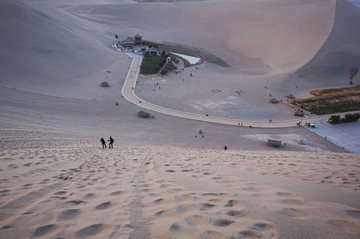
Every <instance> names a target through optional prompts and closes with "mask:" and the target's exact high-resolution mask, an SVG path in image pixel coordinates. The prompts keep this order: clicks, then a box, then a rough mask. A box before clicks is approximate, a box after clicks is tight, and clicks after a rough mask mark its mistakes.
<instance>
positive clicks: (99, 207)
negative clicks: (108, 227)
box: [95, 201, 111, 210]
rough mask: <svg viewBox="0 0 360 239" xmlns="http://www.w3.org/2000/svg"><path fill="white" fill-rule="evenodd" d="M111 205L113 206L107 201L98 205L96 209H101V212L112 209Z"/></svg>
mask: <svg viewBox="0 0 360 239" xmlns="http://www.w3.org/2000/svg"><path fill="white" fill-rule="evenodd" d="M110 204H111V201H107V202H104V203H101V204H99V205H97V206H96V207H95V208H96V209H100V210H104V209H108V208H109V207H110Z"/></svg>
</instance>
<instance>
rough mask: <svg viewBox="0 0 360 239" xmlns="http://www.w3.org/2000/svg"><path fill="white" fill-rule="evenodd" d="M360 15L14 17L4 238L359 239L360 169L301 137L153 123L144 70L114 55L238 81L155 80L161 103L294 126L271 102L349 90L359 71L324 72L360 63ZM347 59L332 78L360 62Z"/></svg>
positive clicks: (264, 7) (128, 9)
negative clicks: (169, 45) (137, 45)
mask: <svg viewBox="0 0 360 239" xmlns="http://www.w3.org/2000/svg"><path fill="white" fill-rule="evenodd" d="M335 9H336V12H337V13H336V16H335ZM357 13H358V11H357V10H356V9H354V8H352V6H351V5H349V4H347V3H346V2H345V1H342V0H338V1H335V0H331V1H328V0H317V1H315V0H308V1H303V0H301V1H300V0H296V1H289V0H269V1H266V2H263V1H250V0H246V1H241V3H239V1H235V0H228V1H220V0H218V1H201V2H183V3H135V2H133V1H130V0H121V1H115V0H114V1H112V0H109V1H101V2H100V1H95V0H92V1H85V0H81V1H76V2H74V1H61V2H59V1H55V0H50V1H46V2H44V1H42V0H31V1H10V0H3V1H0V29H1V32H2V37H0V51H1V55H0V71H1V74H2V76H1V78H0V86H1V87H0V136H1V141H0V182H1V183H0V238H325V237H326V238H358V237H359V235H360V231H359V225H360V217H359V214H360V212H359V207H360V205H359V200H358V199H359V191H358V190H359V177H360V175H359V155H358V154H349V153H345V151H344V150H343V149H342V148H340V147H337V146H335V145H334V144H332V143H331V142H329V141H327V140H325V139H324V138H323V137H320V136H317V135H315V134H313V133H312V132H310V131H307V130H305V129H304V128H302V127H293V128H288V129H281V130H279V129H257V128H245V127H231V126H222V125H217V124H210V123H203V122H198V121H191V120H185V119H179V118H174V117H170V116H166V115H161V114H157V113H153V115H154V116H155V117H154V119H148V120H144V119H140V118H138V117H137V116H136V114H137V113H138V111H139V110H140V109H139V108H138V107H136V106H134V105H131V104H130V103H128V102H126V101H125V100H124V99H123V98H121V94H120V92H121V86H122V84H123V80H124V78H125V77H126V74H127V70H128V67H129V65H130V63H131V59H129V57H128V56H126V55H125V54H121V53H120V52H117V51H114V50H113V49H111V48H110V44H111V42H112V41H113V40H114V34H115V33H118V34H119V35H120V36H121V37H126V36H128V35H135V34H137V33H139V34H141V35H143V36H144V38H145V39H151V40H154V41H159V42H161V41H169V42H177V43H182V44H185V45H191V46H193V47H197V48H199V49H203V50H204V51H208V52H210V53H212V54H214V55H216V56H218V57H220V58H222V59H223V60H225V61H226V62H228V63H229V64H230V65H231V67H229V68H223V67H219V66H216V65H213V64H211V63H204V64H202V65H200V66H199V68H198V69H197V70H196V71H195V68H189V69H186V70H184V72H182V73H179V74H178V75H172V76H169V77H164V78H158V77H147V78H145V77H144V78H142V79H141V80H140V81H141V82H140V84H139V88H138V90H140V92H139V94H140V95H141V96H142V97H144V98H145V99H147V100H149V101H151V102H156V103H158V104H160V105H161V104H166V105H167V106H171V107H173V108H176V109H183V110H186V111H191V112H208V113H210V114H212V115H221V116H230V117H239V118H241V117H243V118H247V119H260V118H263V119H270V118H271V119H274V120H275V119H285V118H288V117H292V115H291V112H290V111H289V109H288V108H287V107H286V106H284V105H281V104H278V105H269V103H268V100H269V98H270V97H269V94H271V95H272V97H275V98H279V99H280V98H283V97H284V96H286V95H287V94H288V93H292V94H295V95H297V96H299V95H306V94H307V92H308V90H309V89H311V88H313V87H315V86H324V87H330V86H334V85H336V86H337V85H343V84H346V83H347V75H344V74H343V73H341V72H344V69H345V68H346V67H347V66H346V65H341V67H340V68H339V69H338V70H337V71H336V72H338V73H339V74H334V76H332V72H333V71H329V73H328V74H327V75H326V72H327V71H325V72H322V71H321V72H320V73H319V71H318V70H317V69H318V68H316V66H317V65H319V64H321V62H322V61H324V59H326V60H328V59H330V58H327V57H326V56H327V53H331V54H335V55H341V54H342V53H344V52H345V53H348V51H349V49H350V48H347V46H349V47H350V46H351V47H355V48H354V49H360V48H358V47H357V46H358V44H359V42H360V41H359V34H358V31H357V30H356V29H355V28H354V25H356V21H355V22H354V21H351V19H355V20H356V19H357V16H358V15H357ZM233 23H237V24H233ZM344 26H346V27H344ZM345 28H348V30H349V31H350V33H351V34H350V35H349V34H348V33H349V32H347V31H345V30H344V31H340V30H339V29H345ZM351 29H352V30H351ZM354 29H355V30H354ZM345 35H346V37H344V36H345ZM3 36H5V37H3ZM324 43H325V44H324ZM335 43H336V44H335ZM341 43H344V44H341ZM318 51H319V52H320V53H319V54H318V55H317V52H318ZM341 56H343V57H342V58H336V57H335V58H331V59H332V60H330V61H325V62H326V64H327V66H334V65H337V62H338V61H345V62H347V61H348V60H349V61H350V63H349V64H355V63H356V62H357V60H358V59H359V54H358V52H357V50H355V51H354V54H343V55H341ZM349 56H350V57H349ZM311 59H312V60H311ZM308 62H309V64H307V63H308ZM302 66H304V67H302ZM312 66H314V68H312ZM298 69H301V70H300V71H298ZM311 69H314V71H313V73H314V75H315V76H314V75H312V76H311V77H310V76H309V77H308V76H307V75H306V74H308V73H311V72H312V71H311ZM190 71H193V72H192V73H194V76H193V77H191V78H190V76H189V73H190ZM300 73H301V74H300ZM305 73H306V74H305ZM289 74H291V75H289ZM322 74H325V75H326V78H320V77H319V78H317V77H318V76H321V75H322ZM152 78H154V80H153V79H152ZM182 79H184V81H182ZM325 79H326V80H325ZM102 81H108V82H109V83H110V87H109V88H106V89H105V88H100V87H99V85H100V83H101V82H102ZM154 82H158V83H159V84H160V86H161V90H160V89H155V90H153V83H154ZM345 82H346V83H345ZM354 82H355V83H356V82H357V79H355V80H354ZM265 86H266V88H265ZM213 90H214V91H213ZM236 90H242V91H243V94H242V95H241V96H240V95H237V94H235V91H236ZM216 92H217V93H216ZM115 102H118V106H116V105H115ZM200 129H201V130H203V131H204V137H202V135H199V134H198V131H199V130H200ZM110 135H111V136H113V138H114V139H115V148H114V149H113V150H108V149H106V150H105V149H104V150H103V149H101V148H100V142H99V139H100V138H101V137H104V138H106V139H107V138H108V137H109V136H110ZM268 138H274V139H279V140H281V141H282V142H285V143H286V145H282V147H281V148H279V149H276V148H269V147H268V146H267V145H266V140H267V139H268ZM355 140H356V139H355ZM224 145H227V146H228V147H229V150H228V151H224V150H222V147H223V146H224Z"/></svg>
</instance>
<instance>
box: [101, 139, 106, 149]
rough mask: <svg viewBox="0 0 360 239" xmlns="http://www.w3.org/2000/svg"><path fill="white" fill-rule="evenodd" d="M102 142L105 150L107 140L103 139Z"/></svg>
mask: <svg viewBox="0 0 360 239" xmlns="http://www.w3.org/2000/svg"><path fill="white" fill-rule="evenodd" d="M100 142H101V143H102V148H103V149H106V142H105V139H104V138H101V139H100Z"/></svg>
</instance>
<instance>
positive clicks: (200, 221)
mask: <svg viewBox="0 0 360 239" xmlns="http://www.w3.org/2000/svg"><path fill="white" fill-rule="evenodd" d="M185 221H186V223H187V224H188V225H189V226H199V225H205V224H208V223H209V222H210V218H208V217H204V216H202V215H198V214H196V215H192V216H189V217H186V218H185Z"/></svg>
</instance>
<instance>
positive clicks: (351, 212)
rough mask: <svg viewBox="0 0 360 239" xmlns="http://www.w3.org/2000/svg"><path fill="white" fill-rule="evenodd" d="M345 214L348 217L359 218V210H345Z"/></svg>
mask: <svg viewBox="0 0 360 239" xmlns="http://www.w3.org/2000/svg"><path fill="white" fill-rule="evenodd" d="M346 214H347V215H349V216H350V217H353V218H357V219H360V210H346Z"/></svg>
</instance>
